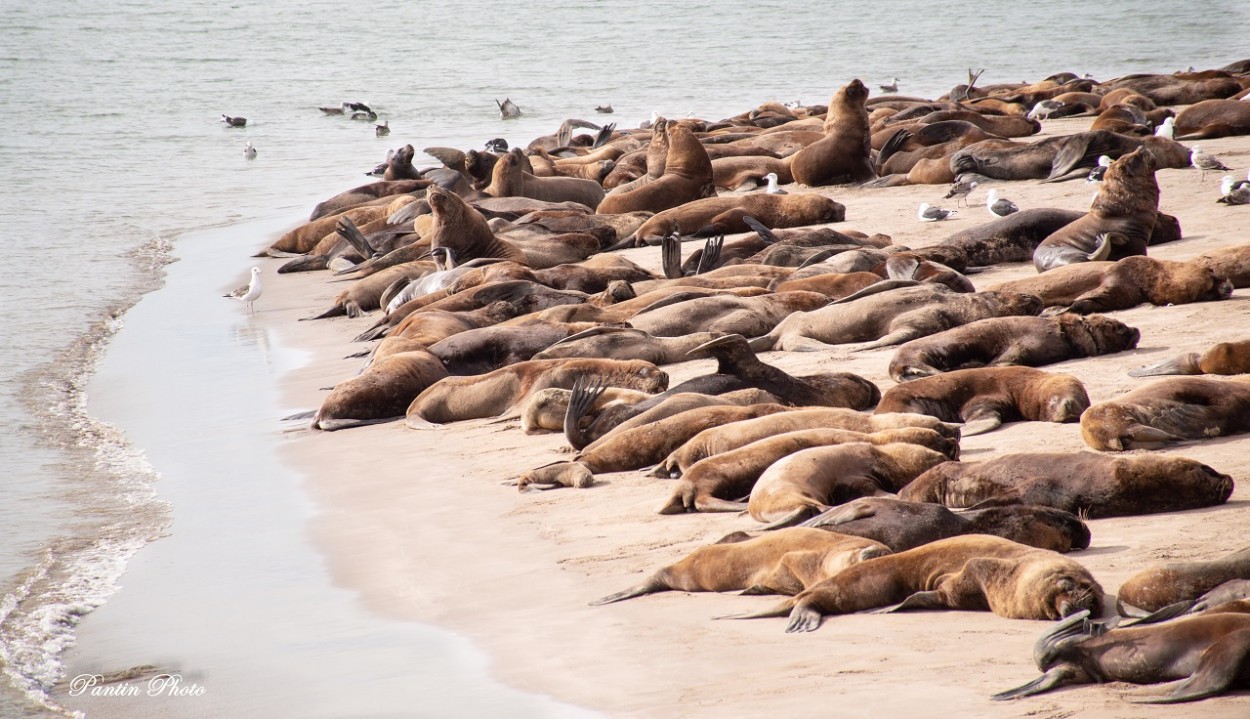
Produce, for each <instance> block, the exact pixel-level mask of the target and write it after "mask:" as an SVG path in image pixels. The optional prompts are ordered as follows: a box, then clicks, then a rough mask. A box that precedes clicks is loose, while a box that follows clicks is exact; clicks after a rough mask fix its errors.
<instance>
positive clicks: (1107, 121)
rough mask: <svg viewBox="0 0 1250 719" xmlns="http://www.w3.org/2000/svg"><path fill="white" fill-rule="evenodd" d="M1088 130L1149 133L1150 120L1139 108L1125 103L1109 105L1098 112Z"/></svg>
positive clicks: (1137, 133)
mask: <svg viewBox="0 0 1250 719" xmlns="http://www.w3.org/2000/svg"><path fill="white" fill-rule="evenodd" d="M1089 129H1090V130H1109V131H1111V132H1118V133H1120V134H1122V135H1149V134H1151V133H1152V132H1153V131H1152V129H1151V127H1150V120H1149V119H1147V117H1146V113H1144V112H1142V110H1141V109H1140V108H1137V107H1134V106H1132V105H1127V104H1117V105H1111V106H1110V107H1108V108H1106V109H1105V110H1102V111H1101V112H1099V113H1098V117H1096V118H1094V123H1093V124H1092V125H1090V127H1089Z"/></svg>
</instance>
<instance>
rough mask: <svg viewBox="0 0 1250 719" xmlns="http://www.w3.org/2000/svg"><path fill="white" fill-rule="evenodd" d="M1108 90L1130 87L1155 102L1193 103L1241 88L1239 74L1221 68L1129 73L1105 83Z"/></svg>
mask: <svg viewBox="0 0 1250 719" xmlns="http://www.w3.org/2000/svg"><path fill="white" fill-rule="evenodd" d="M1102 88H1104V89H1107V90H1119V89H1121V88H1127V89H1129V90H1132V91H1134V92H1136V93H1139V94H1141V95H1145V96H1146V97H1148V98H1150V100H1151V101H1152V102H1154V103H1155V104H1156V105H1193V104H1195V103H1198V102H1201V101H1203V100H1210V99H1218V98H1225V97H1228V96H1230V95H1234V94H1236V93H1238V92H1240V91H1241V89H1242V85H1241V83H1240V82H1238V81H1237V79H1236V78H1234V77H1231V76H1230V75H1228V74H1227V73H1223V72H1220V71H1210V72H1207V73H1180V74H1176V75H1148V74H1141V75H1128V76H1125V77H1122V78H1119V79H1118V80H1110V81H1108V82H1105V83H1103V84H1102Z"/></svg>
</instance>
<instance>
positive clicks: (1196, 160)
mask: <svg viewBox="0 0 1250 719" xmlns="http://www.w3.org/2000/svg"><path fill="white" fill-rule="evenodd" d="M1189 164H1191V165H1193V166H1194V167H1196V168H1198V169H1199V170H1201V171H1202V177H1201V178H1200V179H1199V182H1202V181H1203V180H1206V179H1207V171H1208V170H1210V171H1212V172H1215V171H1216V170H1219V171H1222V172H1227V171H1228V169H1229V168H1227V167H1225V166H1224V163H1222V162H1220V160H1219V158H1217V157H1216V156H1215V155H1208V154H1207V153H1205V152H1203V151H1202V148H1201V147H1200V146H1198V145H1194V149H1193V150H1190V152H1189Z"/></svg>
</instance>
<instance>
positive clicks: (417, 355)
mask: <svg viewBox="0 0 1250 719" xmlns="http://www.w3.org/2000/svg"><path fill="white" fill-rule="evenodd" d="M446 376H447V370H446V369H445V368H444V367H443V363H442V362H440V361H439V359H438V358H437V357H435V356H434V355H432V354H430V353H429V352H426V351H424V350H416V351H409V352H401V353H398V354H393V355H390V356H389V357H384V358H382V359H378V360H376V361H374V362H373V363H372V364H370V365H369V366H368V367H367V368H366V369H365V371H364V372H361V373H360V374H359V375H357V376H355V377H352V378H350V379H346V380H343V381H342V382H339V383H338V384H336V385H335V386H334V389H333V390H331V391H330V394H328V395H326V398H325V399H324V400H322V402H321V407H320V408H319V409H318V410H317V413H316V415H314V416H313V421H312V428H313V429H323V430H326V431H332V430H336V429H344V428H346V427H356V426H360V425H366V424H375V423H377V422H387V421H390V420H393V419H398V418H399V417H402V416H403V414H404V410H405V409H407V407H408V405H409V404H411V403H412V400H413V398H414V397H416V396H417V395H419V394H421V393H422V392H423V391H425V390H426V389H427V388H428V387H429V386H430V385H432V384H434V383H435V382H437V381H439V380H441V379H443V378H444V377H446Z"/></svg>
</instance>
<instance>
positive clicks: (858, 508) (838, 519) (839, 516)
mask: <svg viewBox="0 0 1250 719" xmlns="http://www.w3.org/2000/svg"><path fill="white" fill-rule="evenodd" d="M876 514H877V509H876V507H875V506H873V505H871V504H869V503H867V502H860V501H854V502H849V503H847V504H843V505H842V506H840V507H833V508H832V509H828V510H826V511H824V512H822V513H820V514H818V515H816V516H815V517H812V518H811V519H809V520H807V521H806V522H803V523H802V524H800V525H799V526H800V527H830V526H836V525H839V524H846V523H847V522H854V521H855V520H857V519H867V518H868V517H875V516H876Z"/></svg>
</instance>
